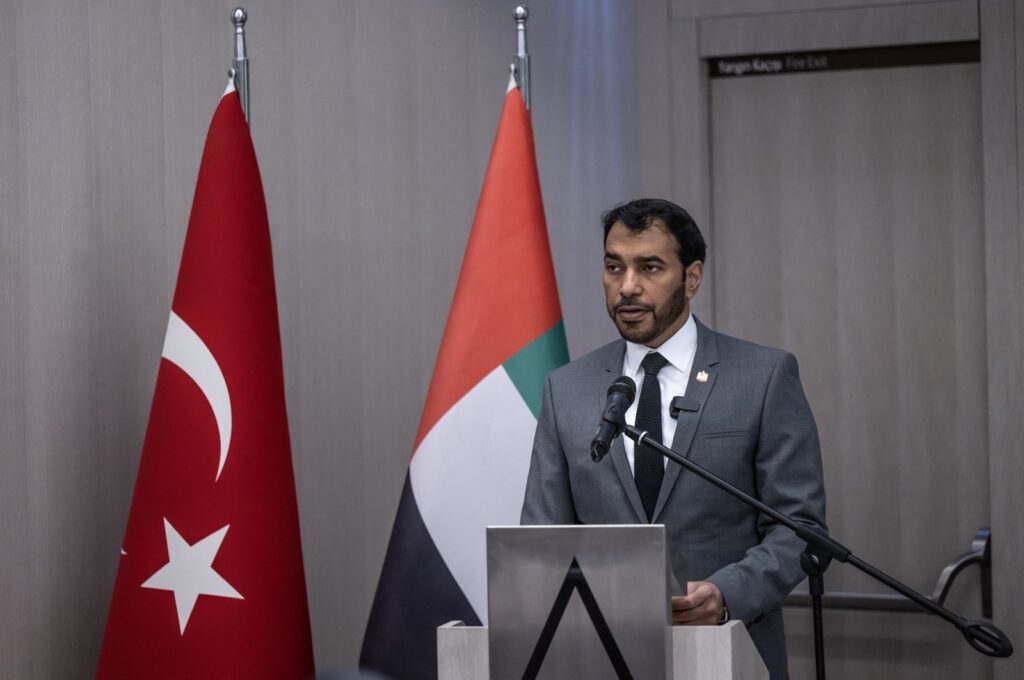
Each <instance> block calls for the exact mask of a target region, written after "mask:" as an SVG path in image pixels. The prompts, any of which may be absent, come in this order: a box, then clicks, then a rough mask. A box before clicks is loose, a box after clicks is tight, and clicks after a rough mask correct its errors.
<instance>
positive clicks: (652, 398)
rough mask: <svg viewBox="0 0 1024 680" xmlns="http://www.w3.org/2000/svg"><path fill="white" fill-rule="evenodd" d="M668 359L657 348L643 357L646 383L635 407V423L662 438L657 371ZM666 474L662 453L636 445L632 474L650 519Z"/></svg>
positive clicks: (645, 446)
mask: <svg viewBox="0 0 1024 680" xmlns="http://www.w3.org/2000/svg"><path fill="white" fill-rule="evenodd" d="M667 363H668V359H666V358H665V357H663V356H661V355H660V354H658V353H657V352H651V353H650V354H648V355H647V356H645V357H644V360H643V361H642V362H641V363H640V367H641V368H643V369H644V384H643V388H642V389H641V390H640V403H639V404H637V407H636V427H637V429H638V430H640V431H646V432H647V434H648V436H649V437H651V438H652V439H655V440H657V441H659V442H660V441H661V386H660V385H659V384H658V371H660V370H661V369H663V368H664V367H665V364H667ZM664 476H665V464H664V463H663V462H662V459H661V454H660V453H658V452H656V451H655V450H654V449H652V448H651V447H649V446H647V445H644V446H637V447H636V448H635V449H634V452H633V477H634V478H635V479H636V488H637V490H638V491H639V492H640V500H641V501H642V502H643V504H644V510H645V511H646V512H647V521H651V520H653V519H654V506H655V505H656V504H657V502H658V492H660V491H661V480H662V478H664Z"/></svg>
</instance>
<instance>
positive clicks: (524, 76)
mask: <svg viewBox="0 0 1024 680" xmlns="http://www.w3.org/2000/svg"><path fill="white" fill-rule="evenodd" d="M514 16H515V20H516V59H515V62H514V68H515V73H516V83H518V84H519V93H520V94H522V95H523V102H525V104H526V108H527V110H529V108H530V55H529V54H528V53H527V51H526V20H527V19H529V18H530V10H528V9H527V8H526V5H516V10H515V15H514Z"/></svg>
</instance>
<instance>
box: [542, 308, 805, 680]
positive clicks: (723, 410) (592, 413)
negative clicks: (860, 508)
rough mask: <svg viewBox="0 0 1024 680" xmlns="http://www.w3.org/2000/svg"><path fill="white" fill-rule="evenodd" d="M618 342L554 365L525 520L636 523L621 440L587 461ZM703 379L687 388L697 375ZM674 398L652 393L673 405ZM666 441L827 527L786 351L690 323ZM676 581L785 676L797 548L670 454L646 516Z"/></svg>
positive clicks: (621, 346) (635, 500)
mask: <svg viewBox="0 0 1024 680" xmlns="http://www.w3.org/2000/svg"><path fill="white" fill-rule="evenodd" d="M625 347H626V345H625V342H624V341H622V340H617V341H615V342H612V343H610V344H608V345H605V346H604V347H601V348H599V349H597V350H595V351H593V352H591V353H590V354H587V355H586V356H583V357H581V358H579V359H577V360H576V361H573V362H572V363H569V364H567V365H565V366H562V367H561V368H559V369H556V370H554V371H552V372H551V373H550V374H549V375H548V377H547V380H546V382H545V385H544V401H543V405H542V407H541V413H540V419H539V421H538V423H537V434H536V438H535V440H534V446H533V457H532V459H531V462H530V473H529V478H528V480H527V484H526V498H525V501H524V503H523V512H522V523H523V524H643V523H646V521H647V520H646V515H645V513H644V510H643V505H642V504H641V502H640V494H639V492H638V491H637V488H636V483H635V481H634V479H633V474H632V472H631V471H630V468H629V463H628V462H627V460H626V452H625V449H624V448H623V445H622V439H621V438H619V439H617V440H616V441H615V443H614V444H613V446H612V448H611V451H610V453H609V455H608V456H607V457H606V458H605V459H604V460H602V461H601V462H600V463H594V462H593V461H591V459H590V442H591V439H592V438H593V436H594V431H595V428H596V426H597V422H598V419H599V418H600V415H601V410H602V408H603V407H604V403H605V393H606V391H607V389H608V386H609V385H611V383H612V382H613V381H614V380H615V379H616V378H617V377H618V376H619V374H620V373H621V372H622V360H623V355H624V353H625ZM700 371H705V372H706V373H707V374H708V377H707V381H706V382H698V381H697V380H696V376H697V374H698V372H700ZM672 396H675V395H663V398H664V399H671V398H672ZM686 396H687V397H689V398H694V399H696V400H697V402H698V403H699V407H698V409H697V410H696V411H681V412H680V413H679V420H678V423H677V425H676V433H675V437H674V438H673V440H672V448H673V449H674V450H675V451H677V452H679V453H681V454H683V455H684V456H686V457H687V458H689V459H690V460H692V461H693V462H695V463H697V464H699V465H702V466H704V467H705V468H707V469H709V470H711V471H712V472H714V473H715V474H717V475H718V476H720V477H722V478H724V479H725V480H727V481H729V482H731V483H732V484H734V485H735V486H737V487H739V488H740V489H742V490H743V491H745V492H747V493H749V494H751V495H753V496H755V497H756V498H759V499H760V500H761V501H763V502H765V503H767V504H768V505H769V506H771V507H773V508H775V509H777V510H779V511H780V512H783V513H785V514H788V515H790V516H791V517H793V518H794V519H795V520H797V521H799V522H802V523H805V524H808V525H811V526H815V527H819V528H821V529H823V530H824V529H825V490H824V483H823V481H822V473H821V453H820V447H819V443H818V432H817V428H816V426H815V424H814V417H813V416H812V415H811V409H810V407H809V406H808V404H807V399H806V397H805V396H804V392H803V388H802V387H801V385H800V377H799V374H798V371H797V364H796V359H795V358H794V357H793V355H792V354H789V353H788V352H783V351H781V350H777V349H771V348H768V347H761V346H759V345H755V344H753V343H750V342H746V341H744V340H738V339H736V338H732V337H729V336H727V335H722V334H721V333H716V332H715V331H713V330H711V329H709V328H708V327H706V326H704V325H703V324H702V323H700V322H699V321H697V353H696V356H695V357H694V361H693V369H692V371H691V374H690V378H689V382H688V384H687V388H686ZM654 523H655V524H664V525H665V530H666V535H667V538H668V548H669V559H670V561H671V566H672V570H673V573H674V574H675V577H676V579H677V580H678V581H679V583H680V584H683V585H684V586H685V584H686V582H687V581H699V580H708V581H711V582H713V583H714V584H715V585H717V586H718V587H719V589H721V591H722V595H723V596H724V598H725V603H726V605H727V606H728V608H729V614H730V616H731V617H732V618H733V619H739V620H742V621H744V622H745V623H746V624H747V626H748V630H749V632H750V636H751V638H753V640H754V644H755V645H756V646H757V649H758V651H759V652H760V653H761V656H762V657H763V658H764V660H765V663H766V665H767V666H768V670H769V671H770V672H771V677H772V680H782V679H784V678H787V677H788V673H787V668H786V646H785V637H784V632H783V626H782V613H781V610H780V606H781V603H782V600H783V599H784V598H785V597H786V595H787V594H788V593H789V592H790V591H791V590H792V589H793V587H794V586H795V585H796V584H797V583H799V582H800V581H801V580H802V579H803V577H804V574H803V571H802V570H801V567H800V553H801V552H802V551H803V548H804V543H803V541H801V540H800V539H798V538H797V537H796V535H794V534H793V532H792V531H791V530H790V529H787V528H786V527H784V526H781V525H779V524H777V523H775V522H774V521H773V520H771V519H770V518H768V517H764V516H761V515H760V513H758V512H756V511H754V510H752V509H750V508H748V507H747V506H746V505H745V504H743V503H742V502H740V501H739V500H736V499H734V498H733V497H732V496H729V495H728V494H726V493H725V492H724V491H720V490H719V489H717V488H715V487H714V486H712V485H711V484H709V483H708V482H706V481H704V480H702V479H700V478H698V477H697V476H695V475H693V474H691V473H688V472H682V468H681V467H680V466H679V465H677V464H676V463H673V462H671V461H670V462H669V463H668V467H667V468H666V469H665V478H664V481H663V482H662V486H661V492H660V495H659V496H658V502H657V506H656V507H655V511H654Z"/></svg>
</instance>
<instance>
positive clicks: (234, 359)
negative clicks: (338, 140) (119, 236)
mask: <svg viewBox="0 0 1024 680" xmlns="http://www.w3.org/2000/svg"><path fill="white" fill-rule="evenodd" d="M96 675H97V677H98V678H257V679H259V678H267V679H270V678H274V679H280V678H305V677H312V675H313V650H312V643H311V637H310V628H309V612H308V605H307V602H306V585H305V578H304V576H303V568H302V547H301V545H300V541H299V517H298V509H297V506H296V499H295V479H294V476H293V473H292V463H291V451H290V445H289V437H288V418H287V414H286V412H285V400H284V374H283V372H282V367H281V341H280V335H279V331H278V319H277V299H276V294H275V292H274V271H273V261H272V257H271V252H270V230H269V226H268V224H267V210H266V205H265V203H264V199H263V188H262V185H261V183H260V175H259V169H258V168H257V165H256V155H255V152H254V150H253V146H252V140H251V139H250V137H249V129H248V126H247V125H246V122H245V117H244V116H243V114H242V108H241V105H240V103H239V99H238V95H237V93H236V92H235V90H234V88H233V87H231V86H229V87H228V89H227V91H226V92H225V93H224V96H223V98H222V99H221V101H220V105H219V106H218V107H217V111H216V112H215V113H214V116H213V122H212V123H211V124H210V132H209V135H208V136H207V139H206V147H205V149H204V151H203V159H202V165H201V166H200V168H199V179H198V181H197V184H196V194H195V199H194V202H193V204H192V216H191V219H190V220H189V225H188V233H187V235H186V237H185V247H184V250H183V252H182V256H181V268H180V270H179V273H178V283H177V287H176V288H175V292H174V301H173V303H172V305H171V313H170V322H169V323H168V327H167V336H166V339H165V340H164V346H163V354H162V359H161V361H160V369H159V372H158V374H157V380H156V391H155V394H154V396H153V405H152V410H151V412H150V416H149V427H148V429H147V431H146V438H145V443H144V444H143V449H142V459H141V461H140V462H139V471H138V477H137V479H136V482H135V494H134V496H133V498H132V504H131V510H130V512H129V515H128V526H127V528H126V530H125V535H124V543H123V546H122V550H121V558H120V564H119V566H118V570H117V579H116V582H115V584H114V594H113V598H112V600H111V604H110V612H109V615H108V618H107V627H106V632H105V633H104V636H103V647H102V651H101V653H100V660H99V668H98V670H97V674H96Z"/></svg>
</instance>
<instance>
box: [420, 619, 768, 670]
mask: <svg viewBox="0 0 1024 680" xmlns="http://www.w3.org/2000/svg"><path fill="white" fill-rule="evenodd" d="M671 639H672V666H671V669H672V670H671V673H672V674H671V675H670V676H669V677H670V678H671V679H672V680H768V669H767V668H765V667H764V662H763V661H761V656H760V655H759V654H758V653H757V649H755V648H754V643H753V642H752V641H751V639H750V636H749V635H747V630H746V627H745V626H744V625H743V624H742V623H741V622H739V621H730V622H729V623H726V624H725V625H722V626H673V627H672V636H671ZM489 663H490V661H489V657H488V647H487V627H486V626H465V625H463V624H462V622H461V621H452V622H450V623H446V624H444V625H443V626H440V627H439V628H438V629H437V680H490V670H489V668H488V666H489ZM637 680H639V678H638V679H637Z"/></svg>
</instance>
